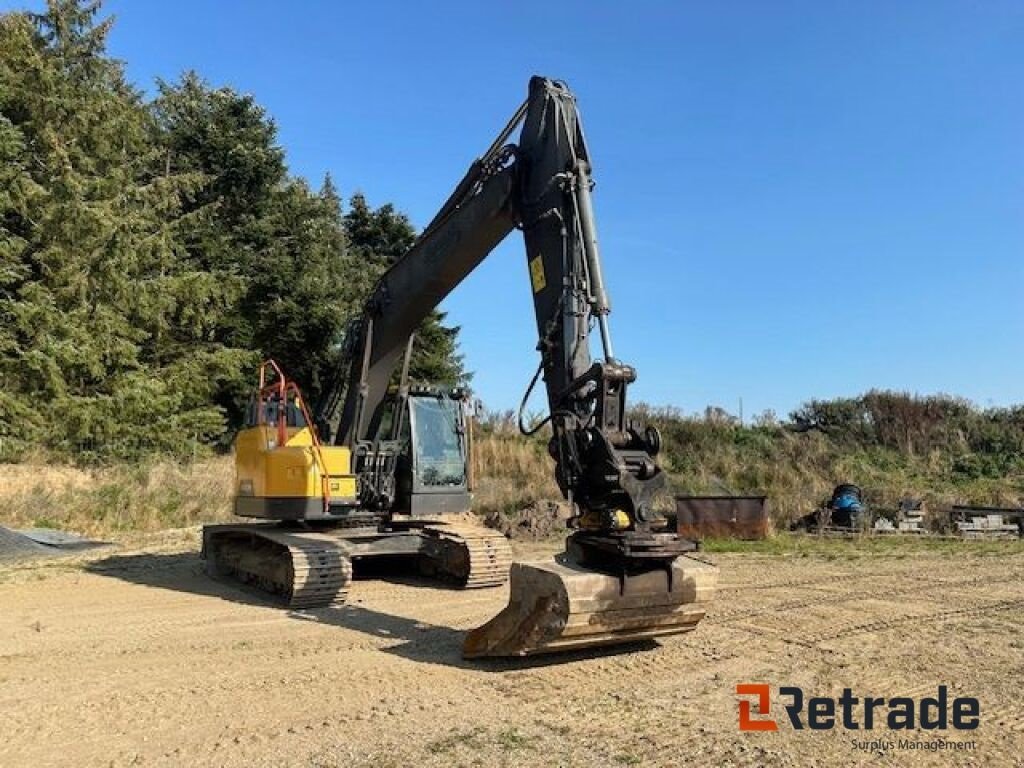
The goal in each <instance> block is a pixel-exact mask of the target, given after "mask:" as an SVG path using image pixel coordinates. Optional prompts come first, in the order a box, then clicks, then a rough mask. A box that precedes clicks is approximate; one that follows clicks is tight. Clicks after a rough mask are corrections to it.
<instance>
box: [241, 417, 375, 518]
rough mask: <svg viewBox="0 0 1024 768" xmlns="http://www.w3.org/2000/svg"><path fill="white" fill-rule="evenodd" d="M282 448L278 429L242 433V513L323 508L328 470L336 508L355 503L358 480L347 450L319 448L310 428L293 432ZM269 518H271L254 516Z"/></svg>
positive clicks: (259, 427)
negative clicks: (310, 505)
mask: <svg viewBox="0 0 1024 768" xmlns="http://www.w3.org/2000/svg"><path fill="white" fill-rule="evenodd" d="M286 434H287V439H286V441H285V443H284V445H278V430H277V428H276V427H272V426H268V425H266V424H264V425H257V426H253V427H248V428H247V429H243V430H242V431H241V432H239V433H238V437H237V438H236V439H235V498H236V503H237V504H238V506H239V507H240V509H244V510H246V511H247V512H251V511H257V510H258V509H259V508H260V507H267V506H275V507H279V508H281V507H286V506H288V505H291V506H294V507H296V508H298V507H300V506H301V507H303V508H305V507H307V506H308V505H309V504H320V505H322V504H323V501H324V479H325V471H326V479H327V492H328V494H329V501H330V503H331V504H339V505H340V504H345V503H350V504H353V505H354V504H355V503H356V476H355V475H353V474H352V473H351V471H352V455H351V451H350V450H349V449H348V448H347V447H345V446H334V445H331V446H326V445H320V446H317V445H315V444H314V441H313V435H312V432H310V429H309V427H305V426H303V427H288V429H287V432H286ZM243 516H245V517H250V516H255V517H264V516H269V515H250V514H244V515H243Z"/></svg>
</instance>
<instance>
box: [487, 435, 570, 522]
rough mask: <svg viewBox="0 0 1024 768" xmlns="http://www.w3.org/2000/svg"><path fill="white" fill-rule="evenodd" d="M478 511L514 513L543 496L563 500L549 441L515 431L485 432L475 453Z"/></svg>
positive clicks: (543, 497)
mask: <svg viewBox="0 0 1024 768" xmlns="http://www.w3.org/2000/svg"><path fill="white" fill-rule="evenodd" d="M473 477H474V479H475V487H474V490H473V506H474V509H475V511H476V512H477V514H481V515H484V516H487V515H488V514H491V513H511V512H515V511H517V510H520V509H523V508H524V507H528V506H530V505H531V504H533V503H534V502H536V501H539V500H541V499H561V498H562V494H561V492H560V491H559V490H558V486H557V485H556V484H555V477H554V464H553V463H552V461H551V458H550V457H549V456H548V454H547V451H546V450H545V444H544V443H542V442H540V441H537V440H526V439H524V438H522V437H520V436H518V435H513V434H484V435H481V436H480V437H478V438H477V440H476V442H475V444H474V452H473Z"/></svg>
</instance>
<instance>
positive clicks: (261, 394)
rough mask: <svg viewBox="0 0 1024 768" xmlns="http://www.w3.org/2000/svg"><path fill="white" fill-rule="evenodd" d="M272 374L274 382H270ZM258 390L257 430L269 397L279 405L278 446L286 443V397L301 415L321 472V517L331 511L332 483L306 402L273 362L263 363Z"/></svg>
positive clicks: (261, 421)
mask: <svg viewBox="0 0 1024 768" xmlns="http://www.w3.org/2000/svg"><path fill="white" fill-rule="evenodd" d="M268 374H273V376H274V377H275V379H276V380H274V381H271V376H270V375H268ZM259 382H260V383H259V390H258V391H257V393H256V407H257V416H256V423H257V424H258V425H260V426H262V425H264V424H266V409H265V408H264V403H265V402H266V401H267V399H268V398H269V397H270V396H272V395H275V394H276V395H277V398H278V402H279V403H280V410H279V413H278V417H277V444H278V445H279V446H281V445H284V444H285V443H287V442H288V395H289V394H291V393H294V395H295V403H296V405H298V406H299V410H300V411H301V412H302V418H303V419H304V420H305V422H306V427H307V428H308V429H309V434H310V436H311V437H312V442H313V455H314V457H315V458H316V462H317V469H318V470H319V472H320V486H321V487H320V492H321V495H322V496H323V500H324V514H327V512H328V511H329V509H330V503H331V479H330V476H329V475H328V472H327V461H326V460H325V459H324V455H323V451H322V449H321V443H320V436H319V435H318V434H317V432H316V425H315V424H314V423H313V420H312V419H311V418H310V416H309V411H308V410H307V409H306V400H305V398H304V397H303V396H302V393H301V392H300V391H299V385H298V384H296V383H295V382H294V381H291V380H290V379H289V378H287V377H286V376H285V375H284V371H282V370H281V367H280V366H279V365H278V364H277V363H276V362H274V361H273V360H265V361H264V362H262V363H260V374H259Z"/></svg>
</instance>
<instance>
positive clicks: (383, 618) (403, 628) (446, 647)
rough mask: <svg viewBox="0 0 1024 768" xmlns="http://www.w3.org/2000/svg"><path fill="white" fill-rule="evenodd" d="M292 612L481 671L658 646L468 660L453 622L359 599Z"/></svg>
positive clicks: (416, 656) (417, 655)
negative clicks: (414, 615) (390, 609)
mask: <svg viewBox="0 0 1024 768" xmlns="http://www.w3.org/2000/svg"><path fill="white" fill-rule="evenodd" d="M289 615H290V616H292V617H293V618H295V619H300V620H302V621H312V622H316V623H321V624H330V625H333V626H337V627H343V628H345V629H355V630H358V631H360V632H364V633H366V634H368V635H372V636H373V637H377V638H381V639H384V640H395V641H397V642H396V643H395V644H393V645H389V646H387V647H384V648H382V649H381V650H382V651H383V652H384V653H390V654H392V655H395V656H399V657H401V658H404V659H409V660H411V661H417V662H422V663H425V664H443V665H444V666H449V667H458V668H460V669H473V670H476V671H480V672H508V671H514V670H524V669H533V668H537V667H549V666H557V665H559V664H566V663H571V662H574V661H581V660H584V659H593V658H598V657H609V656H617V655H620V654H629V653H637V652H640V651H652V650H654V649H656V648H657V647H658V643H657V642H656V641H654V640H638V641H636V642H633V643H626V644H622V645H617V646H613V647H608V648H592V649H588V650H580V651H570V652H565V653H557V654H549V655H543V656H523V657H516V658H505V659H500V658H485V659H473V660H466V659H464V658H462V642H463V639H464V638H465V632H464V631H463V630H458V629H454V628H452V627H445V626H440V625H437V624H430V623H427V622H423V621H420V620H418V619H413V618H409V617H406V616H396V615H394V614H390V613H382V612H381V611H377V610H374V609H372V608H366V607H364V606H361V605H358V604H355V605H343V606H340V607H337V608H320V609H318V610H314V611H292V612H290V613H289Z"/></svg>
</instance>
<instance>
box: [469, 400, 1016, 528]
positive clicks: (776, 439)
mask: <svg viewBox="0 0 1024 768" xmlns="http://www.w3.org/2000/svg"><path fill="white" fill-rule="evenodd" d="M631 417H633V418H635V419H636V420H638V421H641V422H647V423H652V424H655V425H656V426H657V427H658V428H659V430H660V431H661V434H662V445H663V447H662V450H661V454H660V455H659V457H658V460H659V463H660V464H661V465H662V467H663V468H664V469H665V470H666V471H667V472H668V475H669V478H670V492H671V493H696V494H707V493H711V494H721V493H728V494H732V493H738V494H765V495H767V496H768V497H769V500H770V502H769V503H770V504H771V507H772V512H773V515H774V517H775V519H776V520H777V521H779V522H786V521H790V520H792V519H794V518H796V517H798V516H800V515H802V514H806V513H807V512H810V511H811V510H812V509H813V508H814V506H815V505H816V504H817V503H818V502H820V501H821V500H822V499H823V498H824V497H825V496H827V495H828V494H829V493H830V491H831V490H832V488H833V487H834V486H835V485H837V484H839V483H841V482H852V483H856V484H858V485H860V486H862V487H863V488H864V489H865V491H866V492H867V494H868V499H869V501H870V503H871V504H872V506H873V507H875V508H876V509H878V510H885V509H888V510H893V509H894V508H895V507H896V506H897V504H898V502H899V500H900V499H901V498H903V497H905V496H910V497H914V498H918V499H924V500H925V501H927V502H928V503H929V505H930V506H931V507H933V508H937V507H942V506H943V505H948V504H952V503H976V504H996V505H1014V506H1015V505H1019V504H1022V503H1024V406H1016V407H1012V408H988V409H982V408H979V407H977V406H975V405H972V404H971V403H970V402H968V401H966V400H963V399H960V398H955V397H950V396H946V395H930V396H916V395H911V394H907V393H901V392H879V391H872V392H868V393H866V394H864V395H860V396H859V397H851V398H840V399H835V400H812V401H810V402H809V403H806V404H805V405H803V406H801V407H800V408H798V409H797V410H796V411H794V412H793V413H791V414H789V415H788V417H785V418H782V419H780V418H778V417H776V415H775V414H774V413H771V412H767V413H764V414H761V415H759V416H757V417H756V418H755V419H754V420H753V421H752V423H748V424H741V423H740V420H739V419H738V418H737V417H736V416H734V415H732V414H730V413H728V412H727V411H725V410H723V409H721V408H714V407H711V408H707V409H706V410H705V411H704V412H703V413H697V414H684V413H683V412H682V411H680V410H679V409H676V408H664V407H662V408H654V407H650V406H645V405H639V406H636V407H634V408H633V409H632V413H631ZM480 430H481V433H482V436H483V437H484V438H486V439H489V440H490V441H491V443H492V444H488V443H487V442H486V441H485V440H481V441H480V445H481V446H486V447H487V451H488V452H487V453H486V454H485V455H484V456H483V460H484V462H485V463H484V464H482V465H481V466H480V468H479V475H480V476H481V477H486V478H489V480H488V481H487V482H484V481H483V480H482V481H481V491H482V494H481V498H483V500H484V501H485V502H486V503H487V504H489V505H490V506H492V507H495V508H498V509H499V511H504V512H512V511H514V510H515V509H516V508H518V507H521V506H524V505H525V504H526V503H527V500H528V496H529V495H530V494H531V493H532V494H533V496H534V497H536V496H538V495H540V496H543V495H544V493H543V492H542V491H543V489H548V490H547V491H546V493H547V495H552V493H553V491H551V490H550V488H551V483H550V472H551V467H550V464H551V462H550V459H549V458H548V456H547V455H546V450H545V445H544V443H545V442H546V438H543V439H542V438H540V437H538V438H536V439H534V440H532V441H527V440H526V438H521V437H519V436H518V430H517V429H516V427H515V415H514V414H513V413H511V412H506V413H491V414H488V415H487V416H486V417H485V418H484V419H483V421H482V423H481V425H480ZM517 446H518V447H517ZM492 454H493V456H494V457H497V458H493V457H492ZM492 486H496V487H499V488H500V489H501V490H502V494H503V495H501V494H495V493H493V492H492ZM516 489H527V491H528V492H526V493H520V494H519V495H516V493H515V491H516ZM492 497H493V498H492ZM502 499H509V500H510V501H507V502H506V501H503V500H502ZM663 504H666V505H667V506H669V507H670V506H671V499H664V500H663Z"/></svg>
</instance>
